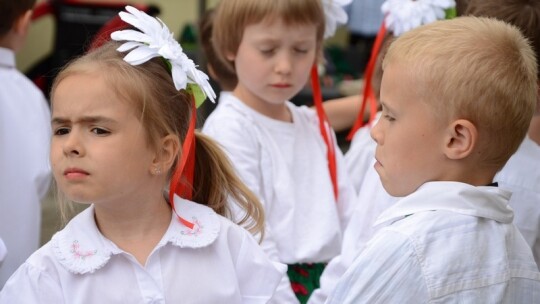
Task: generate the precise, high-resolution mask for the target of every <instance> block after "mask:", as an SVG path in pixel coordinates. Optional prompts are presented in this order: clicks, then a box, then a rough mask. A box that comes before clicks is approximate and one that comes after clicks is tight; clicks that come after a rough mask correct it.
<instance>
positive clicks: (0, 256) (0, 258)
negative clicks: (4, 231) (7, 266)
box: [0, 239, 7, 267]
mask: <svg viewBox="0 0 540 304" xmlns="http://www.w3.org/2000/svg"><path fill="white" fill-rule="evenodd" d="M6 254H7V248H6V245H5V244H4V241H2V239H0V267H2V262H4V259H5V258H6Z"/></svg>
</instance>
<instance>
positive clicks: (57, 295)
mask: <svg viewBox="0 0 540 304" xmlns="http://www.w3.org/2000/svg"><path fill="white" fill-rule="evenodd" d="M13 303H32V304H49V303H58V304H61V303H65V302H64V299H63V295H62V289H61V287H60V285H59V284H58V283H57V282H56V281H55V280H54V279H53V278H52V277H51V276H50V275H48V274H47V273H45V272H43V271H41V270H39V269H38V268H36V267H33V266H32V265H30V264H28V263H24V264H23V265H21V267H19V269H18V270H17V271H16V272H15V273H14V274H13V275H12V276H11V278H9V280H8V281H7V282H6V284H5V285H4V288H3V289H2V291H1V292H0V304H13Z"/></svg>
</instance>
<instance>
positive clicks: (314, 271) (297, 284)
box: [287, 263, 326, 304]
mask: <svg viewBox="0 0 540 304" xmlns="http://www.w3.org/2000/svg"><path fill="white" fill-rule="evenodd" d="M324 267H326V263H308V264H291V265H289V267H288V269H287V275H288V276H289V280H290V281H291V287H292V289H293V291H294V294H295V295H296V297H297V298H298V300H299V301H300V303H302V304H305V303H307V301H308V299H309V297H310V296H311V293H312V292H313V291H314V290H315V289H317V288H319V287H320V283H319V279H320V278H321V274H322V272H323V270H324Z"/></svg>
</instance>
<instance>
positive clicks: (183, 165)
mask: <svg viewBox="0 0 540 304" xmlns="http://www.w3.org/2000/svg"><path fill="white" fill-rule="evenodd" d="M196 120H197V108H196V107H195V98H194V97H192V102H191V118H190V121H189V128H188V131H187V134H186V139H185V140H184V143H183V144H182V155H181V158H180V163H179V164H178V166H177V167H176V171H175V172H174V174H173V176H172V178H171V182H170V185H169V203H170V204H171V207H172V209H173V211H174V213H175V214H176V216H177V217H178V219H179V220H180V222H181V223H182V224H184V225H185V226H187V227H188V228H190V229H193V227H194V226H195V225H194V224H193V223H192V222H190V221H188V220H186V219H184V218H183V217H181V216H180V215H179V214H178V212H177V211H176V209H175V206H174V195H175V194H177V195H178V196H180V197H182V198H185V199H188V200H191V198H192V197H193V180H194V176H195V122H196Z"/></svg>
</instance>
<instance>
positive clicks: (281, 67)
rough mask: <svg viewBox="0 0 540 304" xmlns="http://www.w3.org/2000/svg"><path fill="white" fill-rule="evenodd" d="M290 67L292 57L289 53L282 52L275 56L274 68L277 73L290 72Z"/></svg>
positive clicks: (285, 73)
mask: <svg viewBox="0 0 540 304" xmlns="http://www.w3.org/2000/svg"><path fill="white" fill-rule="evenodd" d="M291 69H292V58H291V56H290V55H289V54H286V53H285V52H284V53H283V54H281V55H280V56H279V57H278V58H277V62H276V68H275V70H276V72H277V73H278V74H283V75H287V74H290V73H291Z"/></svg>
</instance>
